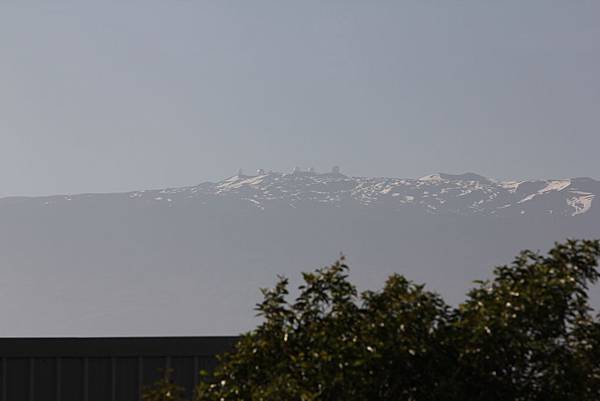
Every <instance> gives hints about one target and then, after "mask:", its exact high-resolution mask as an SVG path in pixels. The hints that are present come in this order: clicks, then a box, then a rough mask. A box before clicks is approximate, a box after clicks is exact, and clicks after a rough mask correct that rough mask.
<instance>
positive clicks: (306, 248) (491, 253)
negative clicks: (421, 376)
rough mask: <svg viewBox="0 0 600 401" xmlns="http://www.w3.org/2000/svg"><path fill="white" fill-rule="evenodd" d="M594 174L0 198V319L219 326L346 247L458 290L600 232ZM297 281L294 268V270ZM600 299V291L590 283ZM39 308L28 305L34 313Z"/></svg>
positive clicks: (102, 330)
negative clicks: (526, 256)
mask: <svg viewBox="0 0 600 401" xmlns="http://www.w3.org/2000/svg"><path fill="white" fill-rule="evenodd" d="M598 196H600V182H598V181H595V180H593V179H590V178H572V179H560V180H558V179H557V180H529V181H510V182H501V181H495V180H492V179H488V178H485V177H482V176H479V175H477V174H472V173H467V174H461V175H451V174H441V173H440V174H433V175H428V176H425V177H421V178H410V179H409V178H404V179H403V178H367V177H349V176H346V175H344V174H342V173H340V171H339V169H334V170H333V171H332V172H330V173H317V172H314V171H301V170H300V169H296V170H295V171H294V172H291V173H280V172H266V171H262V170H261V171H258V172H257V173H256V174H252V175H244V174H241V173H240V174H237V175H235V176H233V177H230V178H227V179H224V180H222V181H219V182H209V183H203V184H200V185H197V186H190V187H183V188H171V189H159V190H146V191H134V192H128V193H116V194H81V195H60V196H48V197H35V198H27V197H11V198H3V199H0V255H2V264H1V265H0V274H1V275H0V277H1V280H0V319H1V320H2V322H3V324H2V325H0V335H4V336H28V335H29V336H52V335H66V336H86V335H225V334H236V333H239V332H240V331H243V330H246V329H249V328H251V327H253V325H254V324H255V323H256V319H255V318H254V312H253V310H252V309H253V306H254V304H255V303H256V302H257V301H259V300H260V292H259V291H258V289H259V288H260V287H268V286H271V285H272V284H273V283H274V280H275V277H276V275H278V274H283V275H286V276H288V277H290V278H291V279H293V280H294V279H297V278H298V277H299V276H300V272H302V271H308V270H312V269H314V268H317V267H321V266H323V265H325V264H328V263H330V262H332V261H334V260H335V259H336V258H337V257H338V256H339V254H340V252H343V253H344V254H345V255H346V256H347V257H348V261H349V263H350V266H351V275H352V278H353V280H354V281H355V282H356V283H357V284H358V285H359V287H360V288H363V289H364V288H378V287H379V286H381V285H382V283H383V282H384V280H385V278H386V277H387V276H388V275H389V274H391V273H394V272H397V273H401V274H404V275H405V276H407V277H408V278H409V279H412V280H414V281H417V282H423V283H426V284H427V285H428V287H429V288H431V289H433V290H436V291H438V292H440V293H441V294H442V295H443V296H444V297H445V298H446V299H447V300H448V301H449V302H452V303H457V302H460V301H461V300H462V299H463V297H464V294H465V292H466V291H467V290H468V289H469V288H470V287H471V282H472V280H476V279H483V278H486V277H488V276H489V274H490V271H491V269H492V268H493V267H494V266H496V265H499V264H506V263H509V262H510V261H511V260H512V258H513V257H514V256H515V255H516V254H517V253H518V252H519V251H520V250H522V249H525V248H527V249H534V250H538V249H539V250H545V249H548V248H549V247H551V246H552V244H553V242H554V241H561V240H564V239H565V238H567V237H577V238H600V207H599V206H598V204H599V202H600V198H598ZM292 283H294V281H292ZM592 298H593V299H594V300H595V304H596V305H600V291H599V290H598V288H593V289H592ZM33 317H35V319H33Z"/></svg>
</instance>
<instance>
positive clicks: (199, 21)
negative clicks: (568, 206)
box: [0, 0, 600, 195]
mask: <svg viewBox="0 0 600 401" xmlns="http://www.w3.org/2000/svg"><path fill="white" fill-rule="evenodd" d="M599 17H600V2H598V1H591V0H590V1H584V0H581V1H551V0H540V1H533V0H527V1H523V0H515V1H480V0H477V1H475V0H473V1H424V0H415V1H404V0H403V1H350V0H345V1H308V0H302V1H282V0H273V1H241V0H240V1H235V2H234V1H212V2H209V1H199V0H139V1H133V0H129V1H128V0H114V1H110V0H102V1H98V0H96V1H84V0H71V1H66V0H53V1H47V0H41V1H34V0H25V1H23V0H2V1H1V3H0V195H21V194H23V195H36V194H51V193H72V192H87V191H90V192H107V191H122V190H130V189H142V188H156V187H166V186H178V185H191V184H196V183H199V182H202V181H206V180H218V179H221V178H224V177H226V176H228V175H232V174H234V173H235V172H236V171H237V169H238V168H240V167H242V168H244V169H245V170H246V171H253V170H255V169H257V168H266V169H274V170H284V171H286V170H291V169H292V168H293V167H294V166H301V167H315V168H317V170H326V169H327V170H328V169H329V168H330V167H331V165H333V164H339V165H341V166H342V169H343V171H345V172H346V173H348V174H351V175H374V176H382V175H385V176H402V177H418V176H421V175H425V174H428V173H432V172H438V171H444V172H450V173H458V172H464V171H475V172H478V173H481V174H484V175H487V176H490V177H493V178H530V177H541V178H542V177H543V178H550V177H567V176H592V177H595V178H600V157H599V153H600V152H599V150H600V73H599V71H600V23H599V22H598V21H599Z"/></svg>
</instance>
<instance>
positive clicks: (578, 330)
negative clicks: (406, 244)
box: [147, 240, 600, 401]
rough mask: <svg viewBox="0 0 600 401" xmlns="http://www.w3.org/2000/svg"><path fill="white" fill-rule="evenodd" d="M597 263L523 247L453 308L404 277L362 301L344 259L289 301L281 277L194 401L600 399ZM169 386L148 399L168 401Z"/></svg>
mask: <svg viewBox="0 0 600 401" xmlns="http://www.w3.org/2000/svg"><path fill="white" fill-rule="evenodd" d="M599 257H600V243H599V242H598V241H574V240H570V241H567V242H566V243H564V244H557V245H556V246H555V247H554V248H553V249H552V250H551V251H550V252H549V253H548V254H547V255H545V256H542V255H540V254H537V253H533V252H530V251H524V252H522V253H521V254H520V255H519V256H518V257H517V258H516V259H515V261H514V262H513V263H512V264H511V265H508V266H501V267H498V268H496V269H495V270H494V276H493V279H492V280H490V281H482V282H476V285H477V286H476V288H474V289H473V290H471V291H470V292H469V294H468V295H467V298H466V300H465V302H464V303H462V304H461V305H459V306H458V307H457V308H452V307H450V306H449V305H447V304H445V303H444V301H443V300H442V299H441V298H440V296H438V295H437V294H435V293H432V292H430V291H427V290H426V289H425V287H424V286H423V285H417V284H415V283H412V282H411V281H408V280H407V279H405V278H404V277H402V276H400V275H392V276H391V277H389V278H388V280H387V282H386V283H385V286H384V287H383V289H382V290H380V291H366V292H364V293H361V294H359V293H358V292H357V290H356V288H355V286H354V285H352V284H351V283H350V282H349V280H348V267H347V266H346V264H345V263H344V260H343V259H342V260H340V261H339V262H337V263H335V264H334V265H333V266H331V267H327V268H323V269H319V270H316V271H315V272H313V273H305V274H304V276H303V278H304V284H303V285H302V286H300V287H299V296H298V297H297V298H296V299H295V300H294V301H293V302H290V301H289V300H288V298H289V292H288V280H287V279H285V278H280V279H279V281H278V283H277V285H276V286H275V287H274V288H273V289H268V290H263V295H264V300H263V302H262V303H260V304H259V305H258V306H257V311H258V313H259V315H261V316H262V317H263V323H262V324H261V325H260V326H258V327H257V328H256V329H255V330H254V331H252V332H249V333H247V334H245V335H243V336H242V337H241V338H240V340H239V341H238V343H237V345H236V347H235V349H234V350H233V351H232V352H231V353H229V354H226V355H224V356H222V357H221V363H220V366H219V367H218V368H217V369H216V370H215V372H213V374H212V376H211V377H209V378H208V380H207V381H204V382H202V383H201V384H200V385H199V386H198V388H197V389H196V395H195V399H196V400H197V401H233V400H236V401H238V400H248V401H250V400H252V401H255V400H256V401H258V400H261V401H276V400H277V401H287V400H289V401H312V400H323V401H333V400H344V401H359V400H360V401H365V400H369V401H387V400H390V401H391V400H395V401H396V400H425V401H428V400H432V401H433V400H436V401H440V400H452V401H465V400H469V401H471V400H472V401H479V400H482V401H483V400H485V401H495V400H499V401H500V400H502V401H507V400H522V401H530V400H531V401H538V400H544V401H552V400H567V401H568V400H578V401H585V400H589V401H592V400H594V401H597V400H599V399H600V320H599V318H598V317H594V316H593V314H592V313H593V311H592V310H591V308H590V306H589V305H588V287H589V286H590V285H591V284H593V283H595V282H596V281H597V280H598V278H599V276H600V275H599V272H598V269H597V262H598V258H599ZM165 380H166V381H163V382H162V383H161V384H159V385H157V386H156V387H155V388H153V391H154V393H153V394H154V395H155V398H147V399H148V400H162V399H163V398H157V397H159V395H160V394H163V395H164V394H166V392H167V391H169V393H170V394H173V387H169V386H172V383H170V382H169V380H167V379H165ZM161 386H162V387H161ZM163 390H164V391H163ZM161 391H162V393H161ZM164 399H169V398H164Z"/></svg>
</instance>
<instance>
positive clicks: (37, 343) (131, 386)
mask: <svg viewBox="0 0 600 401" xmlns="http://www.w3.org/2000/svg"><path fill="white" fill-rule="evenodd" d="M235 340H236V337H141V338H131V337H127V338H124V337H121V338H4V339H0V361H1V363H0V377H1V381H0V400H1V401H137V400H139V399H140V396H141V391H142V389H143V387H144V386H145V385H149V384H152V383H153V382H155V381H156V380H157V379H158V378H159V377H160V369H164V368H173V369H174V375H173V378H174V380H175V382H176V383H178V384H180V385H182V386H184V387H185V388H186V389H187V391H188V393H189V394H188V396H190V395H191V391H192V389H193V387H194V385H195V384H197V382H198V379H199V375H198V373H199V371H200V370H202V369H204V370H208V371H210V370H212V369H213V368H214V367H215V366H216V355H217V354H220V353H223V352H226V351H228V350H231V349H232V347H233V344H234V342H235Z"/></svg>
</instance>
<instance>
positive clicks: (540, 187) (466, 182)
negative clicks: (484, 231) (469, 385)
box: [44, 169, 600, 217]
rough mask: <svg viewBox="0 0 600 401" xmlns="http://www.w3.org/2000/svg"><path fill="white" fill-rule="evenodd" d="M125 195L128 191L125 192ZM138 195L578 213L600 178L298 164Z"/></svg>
mask: <svg viewBox="0 0 600 401" xmlns="http://www.w3.org/2000/svg"><path fill="white" fill-rule="evenodd" d="M123 195H125V194H123ZM126 195H127V196H128V197H129V198H130V199H132V200H139V201H145V202H151V203H156V202H162V203H166V204H167V205H169V206H175V205H177V204H178V203H181V202H189V201H198V202H200V203H206V202H213V201H218V200H219V199H230V200H231V199H235V200H239V201H242V202H246V203H248V204H249V205H251V206H254V207H256V208H258V209H261V210H264V209H265V208H269V207H275V206H276V207H281V206H289V207H293V208H296V207H302V206H310V205H324V206H336V207H343V206H347V205H354V206H366V207H378V208H385V209H386V210H390V212H393V211H394V210H398V209H402V208H412V209H413V210H422V211H424V212H427V213H430V214H457V215H489V216H499V217H502V216H513V215H525V214H534V215H544V214H549V215H560V216H577V215H581V214H584V213H586V212H588V211H589V210H590V209H591V208H592V206H593V205H595V204H594V198H595V197H596V196H597V195H600V181H595V180H593V179H591V178H572V179H556V180H532V181H495V180H491V179H488V178H485V177H483V176H480V175H477V174H474V173H466V174H460V175H453V174H443V173H438V174H431V175H427V176H424V177H421V178H417V179H410V178H409V179H407V178H380V177H374V178H367V177H348V176H346V175H344V174H341V173H340V172H339V170H334V172H331V173H316V172H314V171H300V170H299V169H296V170H295V171H294V172H292V173H280V172H265V171H263V170H259V171H258V172H257V173H256V174H255V175H244V174H238V175H235V176H233V177H230V178H227V179H225V180H223V181H219V182H216V183H204V184H200V185H197V186H191V187H182V188H173V189H164V190H151V191H136V192H132V193H128V194H126ZM90 196H93V195H79V196H64V197H51V198H47V199H45V201H44V203H45V204H48V205H49V204H52V203H56V202H61V201H73V200H78V199H85V198H89V197H90Z"/></svg>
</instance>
